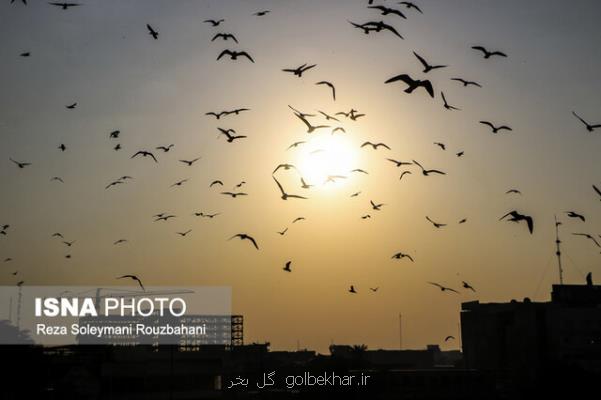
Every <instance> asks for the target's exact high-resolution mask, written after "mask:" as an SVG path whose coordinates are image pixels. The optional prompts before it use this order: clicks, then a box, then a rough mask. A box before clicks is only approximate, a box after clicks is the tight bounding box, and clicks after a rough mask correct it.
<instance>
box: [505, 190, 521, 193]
mask: <svg viewBox="0 0 601 400" xmlns="http://www.w3.org/2000/svg"><path fill="white" fill-rule="evenodd" d="M510 193H515V194H522V192H520V191H519V190H517V189H509V190H508V191H506V192H505V194H510Z"/></svg>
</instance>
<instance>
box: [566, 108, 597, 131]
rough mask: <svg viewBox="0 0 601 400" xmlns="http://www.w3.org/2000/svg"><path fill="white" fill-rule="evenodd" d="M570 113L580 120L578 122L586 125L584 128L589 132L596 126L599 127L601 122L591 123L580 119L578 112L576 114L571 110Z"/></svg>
mask: <svg viewBox="0 0 601 400" xmlns="http://www.w3.org/2000/svg"><path fill="white" fill-rule="evenodd" d="M572 114H574V116H575V117H576V118H578V119H579V120H580V122H582V123H583V124H584V125H585V126H586V130H587V131H589V132H592V131H594V130H595V129H597V128H601V124H595V125H591V124H589V123H588V122H586V121H585V120H584V119H582V117H580V116H579V115H578V114H576V112H575V111H572Z"/></svg>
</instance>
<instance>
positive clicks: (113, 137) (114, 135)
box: [109, 130, 121, 139]
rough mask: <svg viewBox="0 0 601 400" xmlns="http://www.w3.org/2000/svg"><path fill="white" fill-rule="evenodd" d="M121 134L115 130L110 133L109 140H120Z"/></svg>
mask: <svg viewBox="0 0 601 400" xmlns="http://www.w3.org/2000/svg"><path fill="white" fill-rule="evenodd" d="M119 134H121V131H120V130H114V131H112V132H111V133H109V138H110V139H118V138H119Z"/></svg>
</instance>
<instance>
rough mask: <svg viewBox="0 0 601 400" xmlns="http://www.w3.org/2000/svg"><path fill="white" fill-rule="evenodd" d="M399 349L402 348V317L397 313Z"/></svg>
mask: <svg viewBox="0 0 601 400" xmlns="http://www.w3.org/2000/svg"><path fill="white" fill-rule="evenodd" d="M399 350H403V318H402V316H401V314H400V313H399Z"/></svg>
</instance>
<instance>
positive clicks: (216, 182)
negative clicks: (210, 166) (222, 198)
mask: <svg viewBox="0 0 601 400" xmlns="http://www.w3.org/2000/svg"><path fill="white" fill-rule="evenodd" d="M213 185H221V186H223V182H221V181H220V180H216V181H213V182H211V184H210V185H209V187H213Z"/></svg>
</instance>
